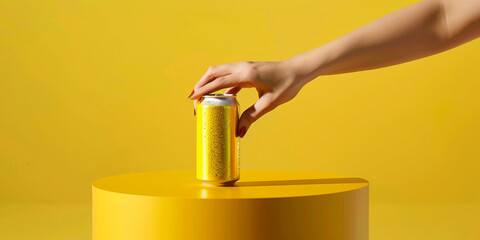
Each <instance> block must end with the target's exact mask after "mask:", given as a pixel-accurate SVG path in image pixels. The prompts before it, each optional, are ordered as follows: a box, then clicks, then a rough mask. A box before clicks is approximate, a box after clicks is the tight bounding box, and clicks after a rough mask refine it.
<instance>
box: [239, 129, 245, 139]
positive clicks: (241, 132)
mask: <svg viewBox="0 0 480 240" xmlns="http://www.w3.org/2000/svg"><path fill="white" fill-rule="evenodd" d="M246 133H247V128H246V127H241V128H240V131H239V132H238V136H239V137H240V138H243V137H244V136H245V134H246Z"/></svg>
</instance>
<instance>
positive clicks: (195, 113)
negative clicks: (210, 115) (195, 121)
mask: <svg viewBox="0 0 480 240" xmlns="http://www.w3.org/2000/svg"><path fill="white" fill-rule="evenodd" d="M193 116H197V111H195V108H194V109H193Z"/></svg>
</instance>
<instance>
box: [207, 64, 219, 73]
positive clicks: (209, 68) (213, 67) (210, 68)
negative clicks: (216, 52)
mask: <svg viewBox="0 0 480 240" xmlns="http://www.w3.org/2000/svg"><path fill="white" fill-rule="evenodd" d="M215 68H217V66H215V65H212V66H210V67H208V69H207V72H212V71H213V70H215Z"/></svg>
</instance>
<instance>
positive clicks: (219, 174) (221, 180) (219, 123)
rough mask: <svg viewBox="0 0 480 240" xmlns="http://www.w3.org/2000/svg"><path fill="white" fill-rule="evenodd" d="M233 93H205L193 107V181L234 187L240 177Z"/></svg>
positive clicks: (235, 107)
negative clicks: (194, 173)
mask: <svg viewBox="0 0 480 240" xmlns="http://www.w3.org/2000/svg"><path fill="white" fill-rule="evenodd" d="M238 111H239V105H238V101H237V99H236V95H235V94H208V95H204V96H203V97H201V98H200V100H199V102H198V104H197V179H198V180H200V181H202V182H203V183H204V184H206V185H214V186H228V185H234V184H235V182H236V181H237V180H238V179H239V178H240V162H239V160H240V159H239V154H240V151H239V150H240V146H239V138H238V137H237V124H238Z"/></svg>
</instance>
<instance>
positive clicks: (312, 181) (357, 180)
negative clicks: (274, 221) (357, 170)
mask: <svg viewBox="0 0 480 240" xmlns="http://www.w3.org/2000/svg"><path fill="white" fill-rule="evenodd" d="M342 183H343V184H348V183H368V181H367V180H365V179H361V178H323V179H292V180H274V181H249V182H237V183H236V184H235V185H234V186H235V187H258V186H276V185H308V184H342Z"/></svg>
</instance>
